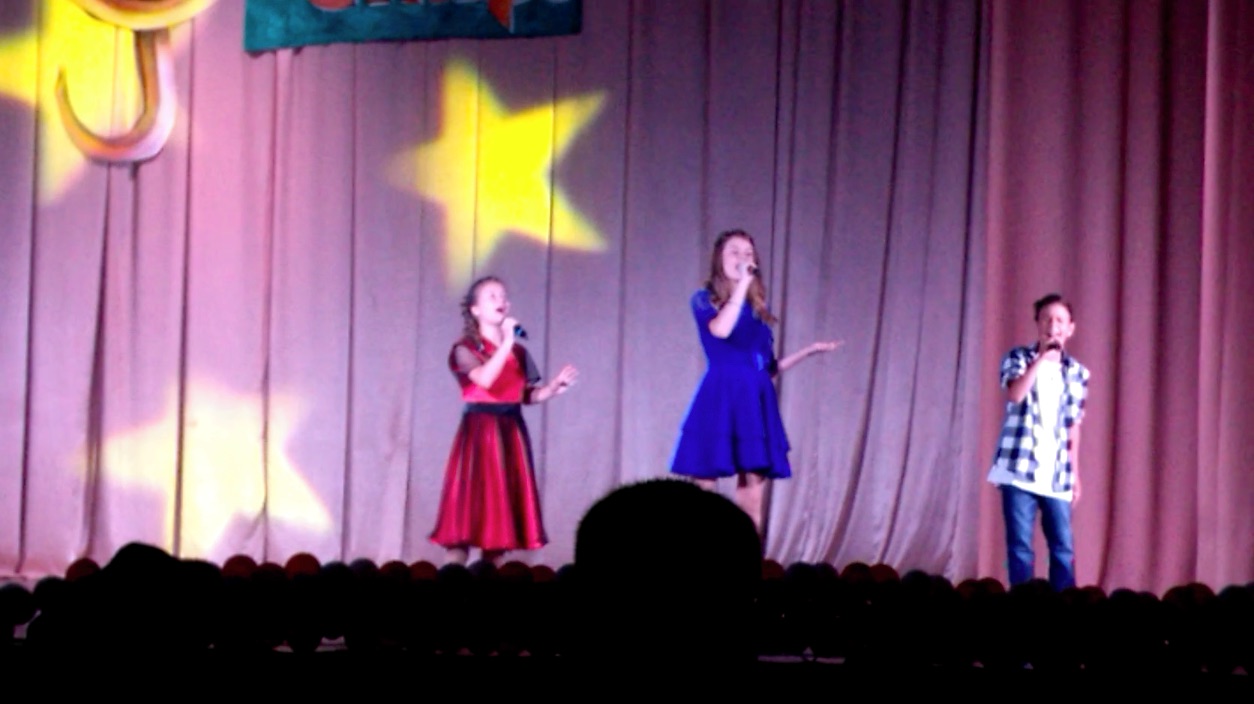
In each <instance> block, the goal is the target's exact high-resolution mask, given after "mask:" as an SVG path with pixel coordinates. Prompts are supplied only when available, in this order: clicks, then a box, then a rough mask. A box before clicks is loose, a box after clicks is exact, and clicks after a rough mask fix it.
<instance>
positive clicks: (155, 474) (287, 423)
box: [99, 383, 331, 556]
mask: <svg viewBox="0 0 1254 704" xmlns="http://www.w3.org/2000/svg"><path fill="white" fill-rule="evenodd" d="M187 405H188V408H187V414H186V418H185V419H184V422H185V424H186V432H185V434H184V437H183V457H182V464H183V493H182V517H181V523H180V528H181V531H180V537H179V545H177V546H175V545H173V543H174V521H175V519H176V516H175V502H176V492H177V491H178V486H177V476H176V473H175V469H174V465H175V459H176V458H177V457H178V428H179V400H178V395H177V393H175V392H171V394H170V396H169V398H168V400H167V402H166V407H165V411H164V412H163V413H162V414H161V416H160V417H159V418H157V419H156V420H154V421H153V422H151V423H149V424H147V425H144V426H141V427H138V428H135V429H134V430H130V431H127V432H124V433H118V434H115V435H113V436H111V437H109V438H107V439H106V440H105V442H104V444H103V447H102V448H101V452H100V457H99V464H100V477H99V478H100V480H101V481H102V482H105V483H106V484H108V485H111V486H115V487H120V488H134V489H140V490H142V491H144V492H145V493H146V494H148V495H155V496H158V497H160V499H161V501H162V503H163V506H162V508H161V510H162V513H163V515H164V517H165V524H164V531H163V542H164V546H163V547H166V548H173V549H174V550H176V551H177V552H178V554H180V555H183V556H209V555H211V554H212V553H213V552H214V549H215V547H217V546H218V543H219V541H220V540H221V539H222V538H223V536H224V534H225V533H226V530H227V527H228V526H229V525H231V524H232V523H233V522H235V521H237V520H238V521H245V522H250V521H256V520H258V518H259V517H261V516H262V515H263V513H264V515H265V516H266V517H267V518H268V519H269V520H276V521H281V522H284V523H286V524H287V525H291V526H296V527H299V528H303V529H305V530H308V531H310V532H312V533H316V534H320V535H321V534H325V533H326V532H327V531H328V530H330V529H331V515H330V514H329V513H328V511H327V509H326V507H325V505H324V504H323V502H322V501H321V499H319V498H318V495H317V494H316V493H315V492H314V490H313V489H311V488H310V486H309V484H308V483H307V482H306V481H305V479H304V478H303V477H302V476H301V474H300V471H299V470H298V468H297V467H296V466H295V464H294V463H293V462H292V461H291V459H289V458H288V456H287V454H286V453H285V452H284V450H283V448H284V447H285V446H286V444H287V442H288V440H289V439H290V438H291V436H292V433H293V431H294V430H295V428H296V427H298V426H299V424H300V422H301V421H302V420H303V418H304V410H303V406H302V404H300V403H299V402H298V400H297V399H296V398H294V397H291V396H286V395H281V394H280V395H272V396H271V399H270V408H269V416H268V417H269V420H270V423H269V431H268V443H269V446H270V447H269V449H267V447H266V444H265V442H263V438H262V436H261V433H260V429H261V428H262V427H263V420H264V419H263V418H262V413H263V409H262V404H261V402H260V400H259V399H258V398H257V397H256V395H253V394H239V393H235V392H232V391H228V390H225V389H222V388H220V387H218V386H216V385H213V384H205V383H196V384H193V385H190V386H189V388H188V390H187Z"/></svg>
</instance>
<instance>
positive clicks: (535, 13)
mask: <svg viewBox="0 0 1254 704" xmlns="http://www.w3.org/2000/svg"><path fill="white" fill-rule="evenodd" d="M247 2H248V5H247V6H246V8H245V11H244V49H245V50H247V51H266V50H269V49H280V48H283V47H297V46H306V45H309V44H338V43H341V42H374V41H410V40H415V39H453V38H475V39H509V38H513V37H546V36H558V35H564V34H578V33H579V30H580V24H581V19H582V5H583V0H247Z"/></svg>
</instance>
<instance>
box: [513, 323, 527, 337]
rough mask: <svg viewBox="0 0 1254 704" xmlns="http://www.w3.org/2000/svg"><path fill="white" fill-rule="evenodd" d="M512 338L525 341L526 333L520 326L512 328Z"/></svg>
mask: <svg viewBox="0 0 1254 704" xmlns="http://www.w3.org/2000/svg"><path fill="white" fill-rule="evenodd" d="M514 337H517V338H518V339H520V340H525V339H527V331H526V330H523V326H521V325H515V326H514Z"/></svg>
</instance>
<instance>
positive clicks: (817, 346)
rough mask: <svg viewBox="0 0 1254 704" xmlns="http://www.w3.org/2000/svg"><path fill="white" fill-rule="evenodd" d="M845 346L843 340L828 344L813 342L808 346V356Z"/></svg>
mask: <svg viewBox="0 0 1254 704" xmlns="http://www.w3.org/2000/svg"><path fill="white" fill-rule="evenodd" d="M843 344H845V341H844V340H832V341H830V342H815V343H814V344H812V345H810V348H809V349H810V354H819V353H821V352H831V351H833V350H835V349H836V348H838V347H840V346H841V345H843Z"/></svg>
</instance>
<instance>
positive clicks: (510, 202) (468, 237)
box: [395, 60, 605, 290]
mask: <svg viewBox="0 0 1254 704" xmlns="http://www.w3.org/2000/svg"><path fill="white" fill-rule="evenodd" d="M440 99H441V101H442V104H441V119H440V123H441V124H440V132H439V134H438V136H436V137H435V138H434V139H433V140H431V141H429V142H427V143H425V144H422V145H420V146H418V147H415V148H413V149H411V150H408V151H406V152H405V153H404V154H403V155H402V157H401V158H400V160H399V161H398V167H399V168H397V169H396V172H395V173H396V174H397V175H396V178H399V179H401V183H400V185H401V186H402V187H405V188H410V189H413V190H415V191H416V192H417V193H418V194H420V195H421V196H423V197H424V198H427V199H429V200H431V201H435V202H437V203H439V204H441V205H442V206H443V209H444V213H445V228H446V244H445V250H446V257H445V262H446V268H447V274H448V281H449V285H450V287H451V288H452V289H454V290H458V289H460V288H462V287H463V286H465V285H466V284H467V283H469V280H470V278H471V276H472V274H473V272H474V269H475V267H476V266H478V265H482V264H483V263H485V262H486V261H487V260H488V259H489V258H491V256H492V254H493V252H494V251H495V249H496V247H497V245H498V244H499V243H500V242H501V240H502V238H504V237H505V236H507V235H516V236H520V237H524V238H527V239H530V240H534V241H536V242H540V243H543V244H545V245H551V246H553V247H557V248H564V249H571V250H577V251H590V252H593V251H600V250H603V249H604V248H605V240H604V238H603V237H602V236H601V234H600V233H599V232H598V231H597V230H596V228H595V226H594V225H593V224H592V223H591V222H589V220H588V218H587V217H585V216H584V215H583V214H582V213H581V212H579V210H578V209H577V208H576V207H575V205H574V204H573V203H572V202H571V200H570V198H569V197H568V196H567V195H566V193H565V192H564V191H563V190H562V189H561V188H560V187H559V186H558V185H557V184H556V183H555V182H554V178H553V166H554V164H555V163H556V162H557V161H559V160H560V159H561V158H562V157H563V156H564V155H565V153H566V152H567V150H568V149H569V148H570V146H571V144H572V143H573V142H574V141H575V139H576V138H577V137H578V136H579V135H580V133H582V132H583V131H584V130H585V129H587V127H588V126H589V125H590V124H591V122H592V120H593V119H594V118H595V117H596V116H597V114H598V113H599V112H600V110H601V108H602V105H603V104H604V101H605V96H604V94H603V93H601V92H597V93H592V94H588V95H582V96H577V97H572V98H561V99H557V100H555V101H554V102H552V103H543V104H540V105H537V106H535V107H532V108H528V109H525V110H521V111H518V112H509V111H508V110H506V108H505V107H504V106H503V105H502V103H501V100H500V99H499V98H498V97H497V95H496V93H495V92H494V91H493V89H492V86H491V85H489V84H488V83H487V82H486V81H485V80H484V79H483V78H482V77H481V76H480V75H479V74H478V73H477V72H476V71H475V70H474V68H473V67H471V66H470V65H469V64H468V63H466V62H465V61H462V60H453V61H451V62H450V63H449V65H448V66H447V67H446V68H445V71H444V76H443V87H442V91H441V98H440Z"/></svg>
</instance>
